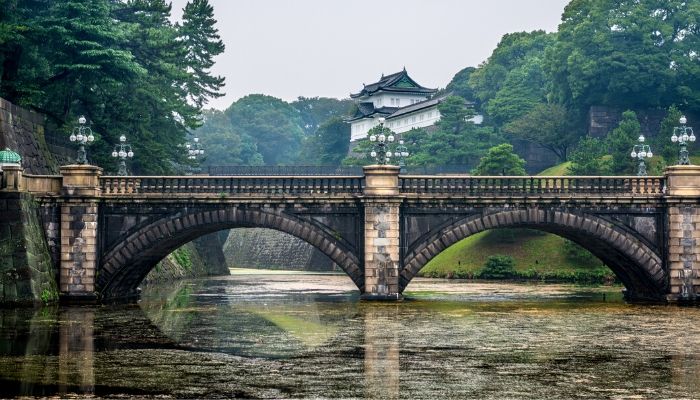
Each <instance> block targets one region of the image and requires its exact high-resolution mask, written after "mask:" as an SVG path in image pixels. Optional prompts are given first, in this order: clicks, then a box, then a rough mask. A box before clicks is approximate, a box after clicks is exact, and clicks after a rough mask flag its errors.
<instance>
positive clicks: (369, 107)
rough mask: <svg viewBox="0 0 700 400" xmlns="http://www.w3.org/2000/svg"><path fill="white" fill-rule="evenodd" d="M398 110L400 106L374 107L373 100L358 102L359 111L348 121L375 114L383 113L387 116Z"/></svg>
mask: <svg viewBox="0 0 700 400" xmlns="http://www.w3.org/2000/svg"><path fill="white" fill-rule="evenodd" d="M396 110H398V108H396V107H379V108H374V104H372V103H371V102H363V103H358V104H357V111H356V112H355V114H354V115H353V116H352V117H350V118H349V119H348V120H347V121H348V122H350V121H356V120H358V119H362V118H366V117H371V116H372V115H374V114H381V115H383V116H387V115H390V114H391V113H393V112H395V111H396Z"/></svg>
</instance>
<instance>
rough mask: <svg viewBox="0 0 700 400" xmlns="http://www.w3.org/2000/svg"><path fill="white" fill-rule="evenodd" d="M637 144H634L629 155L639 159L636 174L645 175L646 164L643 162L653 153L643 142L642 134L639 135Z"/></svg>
mask: <svg viewBox="0 0 700 400" xmlns="http://www.w3.org/2000/svg"><path fill="white" fill-rule="evenodd" d="M638 140H639V144H635V145H634V147H633V148H632V153H631V154H630V156H631V157H632V158H636V159H637V160H639V165H638V167H637V176H646V175H647V165H646V164H645V163H644V159H645V158H651V157H652V156H653V155H654V154H652V152H651V147H649V145H647V144H644V135H639V139H638Z"/></svg>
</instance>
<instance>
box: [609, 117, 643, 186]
mask: <svg viewBox="0 0 700 400" xmlns="http://www.w3.org/2000/svg"><path fill="white" fill-rule="evenodd" d="M640 133H641V126H640V125H639V121H637V114H635V113H634V111H630V110H627V111H625V112H624V113H622V120H621V121H620V124H619V125H618V126H617V128H615V129H613V131H612V132H610V134H608V136H607V138H605V143H604V146H605V147H606V149H607V150H606V151H607V152H608V154H610V155H611V156H612V169H611V172H612V173H613V174H615V175H634V174H635V173H636V172H635V171H636V165H637V162H636V161H635V159H633V158H632V157H630V152H631V151H632V148H633V146H634V145H635V144H637V143H639V142H638V138H639V135H640Z"/></svg>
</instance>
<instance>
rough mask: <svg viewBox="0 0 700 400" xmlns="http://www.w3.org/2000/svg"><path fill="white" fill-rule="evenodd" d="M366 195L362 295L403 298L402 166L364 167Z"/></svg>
mask: <svg viewBox="0 0 700 400" xmlns="http://www.w3.org/2000/svg"><path fill="white" fill-rule="evenodd" d="M364 173H365V189H364V196H363V198H362V202H363V206H364V213H365V226H364V236H365V240H364V275H365V288H364V293H362V299H366V300H400V299H402V298H403V297H402V296H401V293H400V292H399V271H400V263H401V261H400V259H399V257H400V252H399V235H400V231H399V208H400V206H401V202H402V200H403V198H402V197H401V196H399V167H397V166H393V165H370V166H367V167H364Z"/></svg>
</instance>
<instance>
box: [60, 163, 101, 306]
mask: <svg viewBox="0 0 700 400" xmlns="http://www.w3.org/2000/svg"><path fill="white" fill-rule="evenodd" d="M61 175H62V176H63V185H62V188H61V194H62V196H63V197H64V202H63V203H62V204H61V259H60V260H61V261H60V278H59V290H60V292H61V300H66V301H94V300H97V293H96V291H95V273H96V271H97V261H98V254H97V232H98V229H97V221H98V218H97V217H98V206H99V197H100V192H101V189H100V182H99V177H100V175H102V168H99V167H95V166H92V165H67V166H64V167H61Z"/></svg>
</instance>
